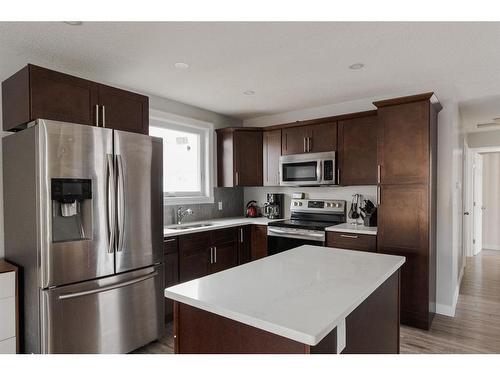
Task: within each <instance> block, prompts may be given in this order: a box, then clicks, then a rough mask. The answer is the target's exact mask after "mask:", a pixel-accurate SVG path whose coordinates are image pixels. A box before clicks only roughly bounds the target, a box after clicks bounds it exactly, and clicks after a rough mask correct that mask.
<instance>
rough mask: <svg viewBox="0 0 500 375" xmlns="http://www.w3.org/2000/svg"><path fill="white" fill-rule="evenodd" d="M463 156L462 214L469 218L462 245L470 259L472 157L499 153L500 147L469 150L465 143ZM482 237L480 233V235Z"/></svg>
mask: <svg viewBox="0 0 500 375" xmlns="http://www.w3.org/2000/svg"><path fill="white" fill-rule="evenodd" d="M464 146H465V147H464V155H465V158H464V159H465V160H464V172H465V173H464V178H463V185H464V189H463V191H464V209H463V212H464V213H465V212H469V214H470V215H469V217H470V220H469V221H467V219H465V218H464V222H463V223H464V225H463V233H462V235H463V243H464V255H465V256H467V257H472V256H474V252H473V249H474V244H473V239H474V236H473V234H474V214H473V209H474V207H473V202H474V188H473V182H474V169H473V161H474V155H475V154H477V153H488V152H500V147H499V146H497V147H476V148H470V147H468V145H467V143H466V142H465V145H464ZM481 235H482V233H481Z"/></svg>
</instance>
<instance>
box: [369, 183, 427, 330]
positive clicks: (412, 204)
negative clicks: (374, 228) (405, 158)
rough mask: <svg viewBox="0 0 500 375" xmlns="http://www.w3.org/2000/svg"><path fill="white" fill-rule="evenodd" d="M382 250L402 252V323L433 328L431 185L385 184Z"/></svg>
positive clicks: (382, 192) (380, 213) (382, 188)
mask: <svg viewBox="0 0 500 375" xmlns="http://www.w3.org/2000/svg"><path fill="white" fill-rule="evenodd" d="M380 197H381V202H380V203H381V204H380V206H379V208H378V221H379V226H378V241H377V243H378V252H380V253H384V254H393V255H401V256H404V257H405V258H406V262H405V264H404V265H403V267H402V268H401V323H402V324H407V325H411V326H414V327H418V328H423V329H429V328H430V325H431V322H432V318H433V316H434V313H435V304H436V284H435V276H434V275H435V273H436V254H435V247H434V246H433V245H432V241H431V238H430V235H431V233H432V232H431V230H430V213H429V208H430V206H429V187H428V186H427V185H382V186H380Z"/></svg>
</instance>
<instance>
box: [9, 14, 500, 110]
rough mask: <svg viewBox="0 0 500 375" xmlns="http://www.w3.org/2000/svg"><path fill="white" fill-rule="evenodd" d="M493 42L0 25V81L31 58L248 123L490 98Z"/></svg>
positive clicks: (343, 28) (377, 27)
mask: <svg viewBox="0 0 500 375" xmlns="http://www.w3.org/2000/svg"><path fill="white" fill-rule="evenodd" d="M499 46H500V23H339V22H324V23H292V22H286V23H260V22H259V23H180V22H165V23H127V22H119V23H117V22H114V23H112V22H106V23H95V22H84V23H83V25H82V26H68V25H66V24H64V23H62V22H51V23H6V22H3V23H0V79H1V80H3V79H5V78H6V77H8V76H9V75H11V74H12V73H14V72H15V71H16V70H18V69H19V68H21V67H22V66H23V65H24V64H26V63H28V62H32V63H37V64H41V65H44V66H47V67H51V68H54V69H59V70H63V71H66V72H68V73H73V74H77V75H80V76H82V77H85V78H89V79H93V80H99V81H104V82H108V83H111V84H115V85H118V86H122V87H127V88H131V89H135V90H138V91H142V92H145V93H149V94H154V95H158V96H162V97H167V98H170V99H174V100H178V101H181V102H185V103H187V104H191V105H195V106H198V107H202V108H206V109H209V110H212V111H215V112H218V113H221V114H226V115H230V116H234V117H238V118H241V119H247V118H252V117H257V116H262V115H268V114H274V113H280V112H285V111H290V110H295V109H300V108H308V107H314V106H321V105H326V104H332V103H339V102H346V101H350V100H354V99H360V98H368V97H375V96H381V95H389V94H391V93H394V92H400V91H405V90H408V88H412V87H418V88H419V89H426V90H436V91H437V92H438V96H439V94H440V92H439V90H440V89H441V88H443V87H446V88H447V89H446V90H442V91H443V93H442V95H446V96H453V98H454V100H458V101H460V102H461V101H471V100H474V99H477V98H482V97H485V96H493V95H500V48H499ZM175 62H186V63H188V64H189V65H190V68H189V69H187V70H183V71H180V70H176V69H175V68H174V67H173V64H174V63H175ZM357 62H362V63H364V64H365V68H364V69H362V70H357V71H354V70H350V69H348V66H349V65H351V64H353V63H357ZM245 90H253V91H255V92H256V94H255V95H253V96H247V95H243V91H245ZM444 91H446V93H445V92H444ZM440 99H441V98H440ZM499 112H500V111H499ZM499 115H500V113H499Z"/></svg>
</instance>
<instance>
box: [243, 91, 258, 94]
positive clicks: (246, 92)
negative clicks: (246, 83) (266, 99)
mask: <svg viewBox="0 0 500 375" xmlns="http://www.w3.org/2000/svg"><path fill="white" fill-rule="evenodd" d="M243 94H245V95H254V94H255V91H253V90H246V91H243Z"/></svg>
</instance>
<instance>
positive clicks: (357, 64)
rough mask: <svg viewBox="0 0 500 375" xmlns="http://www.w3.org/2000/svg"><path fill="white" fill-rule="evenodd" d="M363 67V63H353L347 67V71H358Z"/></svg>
mask: <svg viewBox="0 0 500 375" xmlns="http://www.w3.org/2000/svg"><path fill="white" fill-rule="evenodd" d="M364 66H365V64H363V63H355V64H352V65H349V69H352V70H359V69H361V68H363V67H364Z"/></svg>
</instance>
